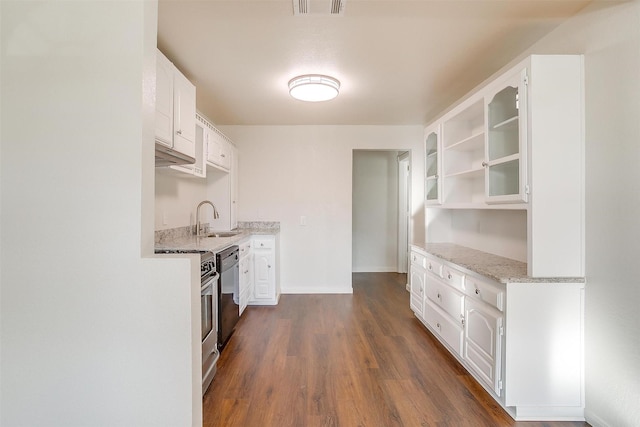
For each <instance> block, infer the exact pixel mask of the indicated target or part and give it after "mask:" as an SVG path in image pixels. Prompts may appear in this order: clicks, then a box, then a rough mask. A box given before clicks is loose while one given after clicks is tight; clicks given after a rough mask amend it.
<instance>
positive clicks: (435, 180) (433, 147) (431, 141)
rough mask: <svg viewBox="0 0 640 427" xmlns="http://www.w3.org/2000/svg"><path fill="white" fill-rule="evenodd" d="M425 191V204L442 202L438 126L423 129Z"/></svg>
mask: <svg viewBox="0 0 640 427" xmlns="http://www.w3.org/2000/svg"><path fill="white" fill-rule="evenodd" d="M424 148H425V149H424V151H425V156H426V157H425V191H426V204H427V205H439V204H441V203H442V194H441V193H442V190H441V189H442V179H441V177H440V176H441V175H440V164H441V160H440V126H438V125H436V126H434V127H432V128H427V129H426V130H425V143H424Z"/></svg>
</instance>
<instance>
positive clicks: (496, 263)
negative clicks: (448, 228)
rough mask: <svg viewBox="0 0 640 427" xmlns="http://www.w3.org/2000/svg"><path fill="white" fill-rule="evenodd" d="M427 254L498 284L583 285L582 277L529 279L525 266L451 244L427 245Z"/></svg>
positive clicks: (425, 249) (521, 263) (425, 248)
mask: <svg viewBox="0 0 640 427" xmlns="http://www.w3.org/2000/svg"><path fill="white" fill-rule="evenodd" d="M422 249H423V250H424V251H425V252H427V253H428V254H431V255H434V256H436V257H438V258H441V259H443V260H445V261H449V262H451V263H453V264H456V265H458V266H460V267H464V268H466V269H467V270H470V271H472V272H474V273H478V274H480V275H482V276H485V277H487V278H490V279H493V280H495V281H496V282H500V283H584V281H585V279H584V277H530V276H528V275H527V264H526V263H524V262H521V261H516V260H512V259H509V258H504V257H501V256H498V255H493V254H490V253H487V252H482V251H478V250H476V249H471V248H467V247H464V246H458V245H455V244H453V243H427V244H426V245H425V247H424V248H422Z"/></svg>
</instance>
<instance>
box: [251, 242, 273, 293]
mask: <svg viewBox="0 0 640 427" xmlns="http://www.w3.org/2000/svg"><path fill="white" fill-rule="evenodd" d="M278 264H279V256H278V236H255V237H254V238H253V286H254V288H253V297H252V298H251V300H250V301H249V304H251V305H276V304H278V300H279V299H280V280H279V271H278Z"/></svg>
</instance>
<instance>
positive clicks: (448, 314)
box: [410, 55, 585, 420]
mask: <svg viewBox="0 0 640 427" xmlns="http://www.w3.org/2000/svg"><path fill="white" fill-rule="evenodd" d="M583 84H584V83H583V58H582V56H581V55H533V56H530V57H528V58H526V59H525V60H523V61H522V62H520V63H519V64H517V65H516V66H514V67H512V68H511V69H510V70H507V71H506V72H504V73H503V74H502V75H500V76H498V77H497V78H495V79H494V80H492V81H491V82H489V83H488V84H486V85H485V86H483V87H481V88H478V89H476V90H474V91H472V92H471V94H470V95H468V96H467V97H465V98H464V99H463V100H461V101H460V102H459V103H457V105H456V106H455V107H454V108H452V109H451V110H449V111H447V112H445V113H444V114H443V115H442V116H441V117H440V118H439V119H437V120H436V121H435V122H433V123H431V124H429V125H428V126H426V127H425V153H424V155H425V161H426V163H425V205H426V214H425V217H426V242H427V244H426V247H425V248H424V251H425V252H423V253H424V255H420V252H419V251H417V252H416V254H417V255H418V256H425V257H426V264H427V265H430V266H431V270H429V269H427V272H426V275H425V279H424V285H422V283H421V281H420V280H419V277H418V276H415V277H414V275H411V280H412V281H413V280H415V281H416V284H415V289H416V290H417V289H420V287H423V288H424V293H423V300H422V305H421V304H420V301H419V300H418V298H419V294H418V293H417V291H416V292H414V283H410V286H411V290H412V293H411V303H410V306H411V308H412V309H413V311H414V313H415V314H416V317H418V318H419V319H420V320H421V321H422V322H423V323H424V324H425V326H426V327H427V328H428V329H429V330H430V331H431V332H432V333H433V334H434V335H435V336H436V337H437V338H438V339H439V340H440V341H441V342H442V343H443V344H444V345H445V346H446V347H447V348H448V349H449V351H450V352H451V353H452V354H453V355H454V356H455V357H456V358H458V360H460V362H461V363H462V364H463V366H464V367H465V368H466V369H467V370H468V371H469V372H470V373H472V374H473V376H474V377H475V378H476V379H477V380H478V382H479V383H480V384H482V385H483V386H484V387H485V388H486V389H487V390H488V391H489V392H490V393H491V395H492V396H493V397H494V398H495V399H496V401H498V403H500V404H501V405H502V406H503V407H505V408H506V409H507V410H508V411H509V412H510V413H511V414H512V415H513V416H514V417H515V418H516V419H519V420H532V419H536V420H543V419H557V420H569V419H573V420H576V419H583V416H584V394H583V389H584V375H583V366H584V362H583V358H584V355H583V329H584V320H583V318H584V308H583V305H584V274H585V272H584V166H583V165H584V148H583V147H584V106H583V102H584V93H583ZM505 230H506V231H505ZM509 233H511V234H509ZM465 243H466V244H467V245H466V246H467V247H464V246H465ZM470 247H472V248H473V249H469V248H470ZM505 247H508V248H511V249H513V248H515V249H520V248H522V250H517V251H509V250H506V251H505V252H506V253H499V250H502V249H503V248H505ZM461 253H462V255H460V254H461ZM510 253H516V254H517V255H514V258H515V260H514V259H509V258H510V257H509V255H510ZM494 254H498V255H502V256H503V257H504V258H501V257H496V256H495V255H494ZM478 260H480V261H478ZM511 263H513V265H512V266H515V268H516V271H517V274H516V275H512V273H511V272H510V270H509V268H507V267H508V266H509V265H510V264H511Z"/></svg>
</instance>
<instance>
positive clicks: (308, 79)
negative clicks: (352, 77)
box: [289, 74, 340, 102]
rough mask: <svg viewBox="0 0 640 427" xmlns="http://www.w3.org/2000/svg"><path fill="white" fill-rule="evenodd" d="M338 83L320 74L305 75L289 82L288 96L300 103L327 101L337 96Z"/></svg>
mask: <svg viewBox="0 0 640 427" xmlns="http://www.w3.org/2000/svg"><path fill="white" fill-rule="evenodd" d="M339 89H340V82H339V81H338V80H337V79H334V78H333V77H329V76H323V75H321V74H305V75H304V76H298V77H294V78H292V79H291V80H289V94H290V95H291V96H293V97H294V98H295V99H299V100H300V101H309V102H318V101H328V100H330V99H333V98H335V97H336V96H338V90H339Z"/></svg>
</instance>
